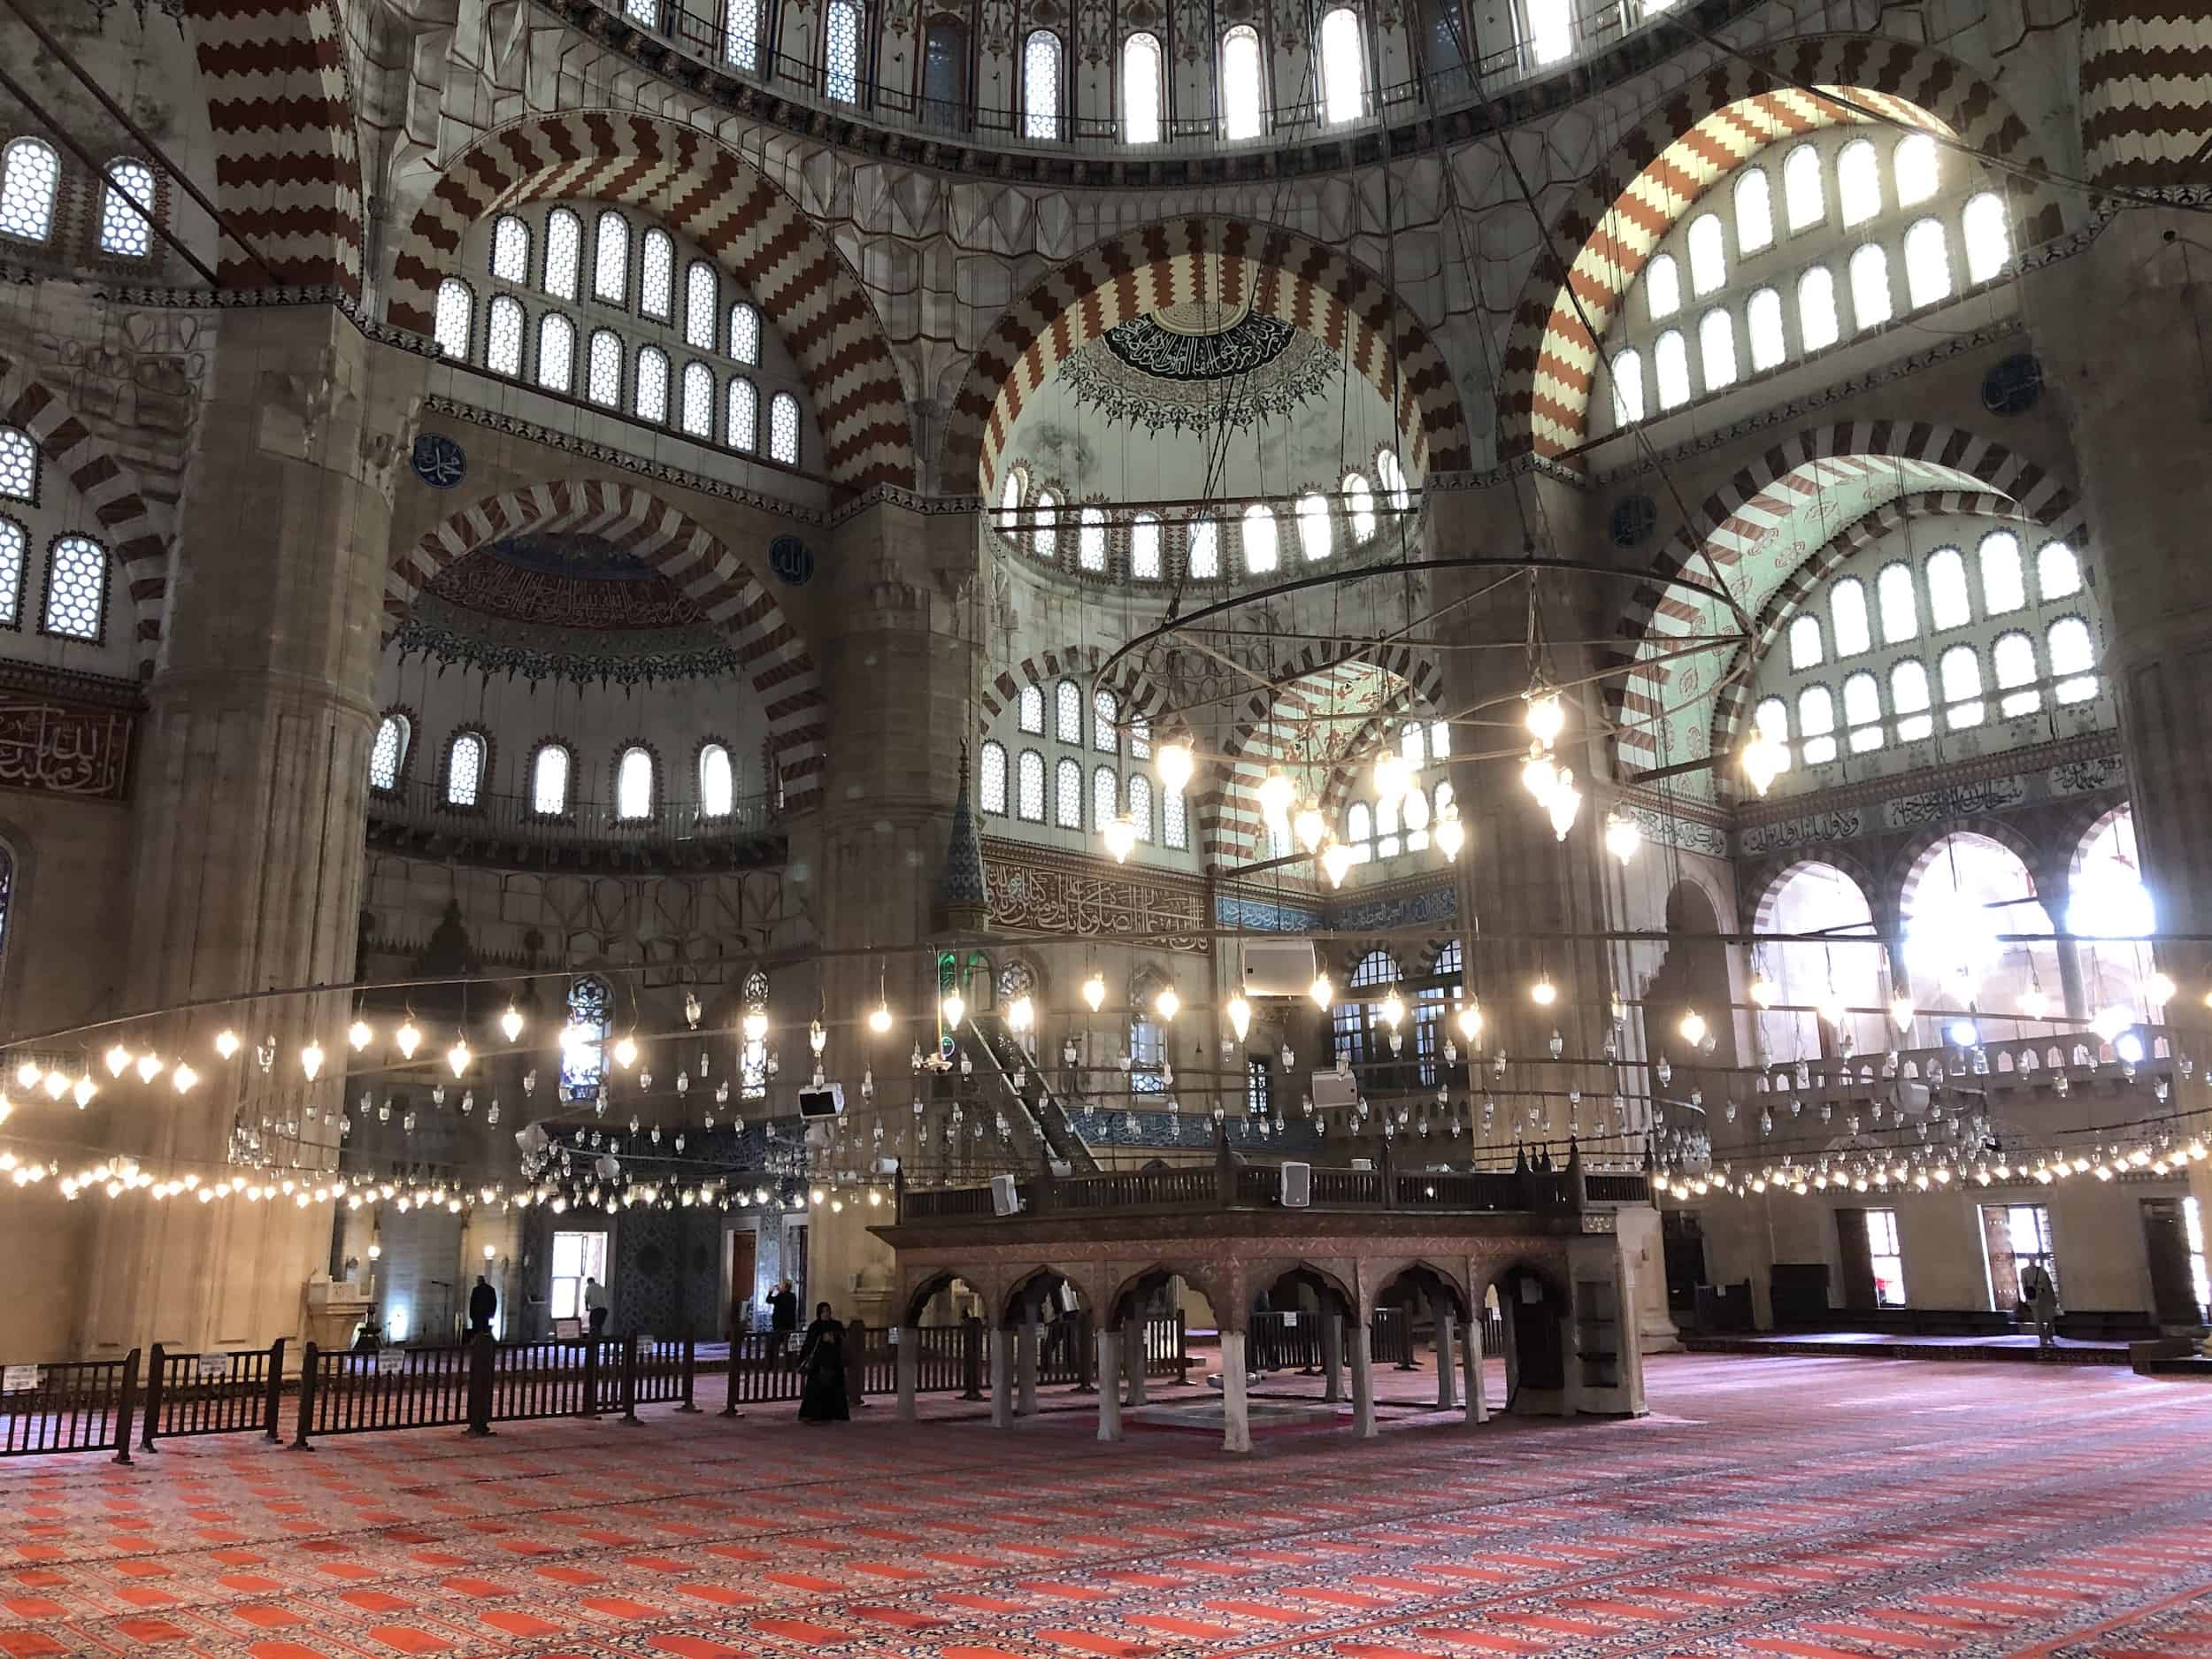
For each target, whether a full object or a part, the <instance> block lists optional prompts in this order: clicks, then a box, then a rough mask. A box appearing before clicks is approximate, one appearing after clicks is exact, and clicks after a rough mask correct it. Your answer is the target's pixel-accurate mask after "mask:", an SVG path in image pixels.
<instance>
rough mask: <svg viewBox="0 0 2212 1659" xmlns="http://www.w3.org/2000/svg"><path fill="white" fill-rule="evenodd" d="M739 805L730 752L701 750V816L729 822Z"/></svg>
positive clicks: (1002, 781)
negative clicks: (732, 811) (731, 768)
mask: <svg viewBox="0 0 2212 1659" xmlns="http://www.w3.org/2000/svg"><path fill="white" fill-rule="evenodd" d="M998 794H999V803H998V810H1000V811H1002V812H1003V811H1004V810H1006V751H1005V750H1004V749H1000V750H999V752H998ZM736 804H737V786H736V780H735V779H734V778H733V776H732V775H731V772H730V751H729V750H728V749H725V748H723V747H722V745H721V744H719V743H708V744H706V745H704V746H703V747H702V748H701V749H700V750H699V813H700V816H701V817H703V818H727V817H729V815H730V812H731V810H732V809H733V808H734V807H735V806H736Z"/></svg>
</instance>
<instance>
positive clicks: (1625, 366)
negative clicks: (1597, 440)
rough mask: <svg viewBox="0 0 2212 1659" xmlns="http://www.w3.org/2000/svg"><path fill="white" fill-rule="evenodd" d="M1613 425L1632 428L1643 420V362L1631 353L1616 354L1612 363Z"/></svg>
mask: <svg viewBox="0 0 2212 1659" xmlns="http://www.w3.org/2000/svg"><path fill="white" fill-rule="evenodd" d="M1612 381H1613V424H1614V425H1615V426H1634V425H1635V424H1636V423H1637V422H1638V421H1640V420H1641V419H1643V418H1644V360H1643V358H1642V357H1640V356H1638V355H1637V354H1636V353H1635V352H1633V351H1622V352H1617V353H1616V354H1615V355H1614V357H1613V363H1612Z"/></svg>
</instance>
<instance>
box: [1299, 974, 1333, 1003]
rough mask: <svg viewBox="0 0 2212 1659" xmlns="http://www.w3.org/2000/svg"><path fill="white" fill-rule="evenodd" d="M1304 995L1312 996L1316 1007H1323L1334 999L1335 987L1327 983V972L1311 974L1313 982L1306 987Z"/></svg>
mask: <svg viewBox="0 0 2212 1659" xmlns="http://www.w3.org/2000/svg"><path fill="white" fill-rule="evenodd" d="M1306 995H1308V996H1310V997H1311V998H1313V1005H1314V1006H1315V1007H1316V1008H1324V1009H1325V1008H1326V1007H1328V1005H1329V1004H1330V1003H1332V1002H1335V1001H1336V987H1334V986H1333V985H1331V984H1330V983H1329V976H1328V975H1327V974H1325V973H1317V974H1315V975H1314V976H1313V983H1312V984H1311V985H1310V986H1308V987H1306Z"/></svg>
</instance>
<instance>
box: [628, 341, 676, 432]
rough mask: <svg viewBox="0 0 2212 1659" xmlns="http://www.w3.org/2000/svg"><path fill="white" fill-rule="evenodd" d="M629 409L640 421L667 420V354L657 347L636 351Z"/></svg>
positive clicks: (646, 347) (644, 347)
mask: <svg viewBox="0 0 2212 1659" xmlns="http://www.w3.org/2000/svg"><path fill="white" fill-rule="evenodd" d="M630 409H631V411H632V412H633V413H634V414H635V415H636V416H637V418H638V419H640V420H666V419H668V353H666V352H665V351H663V350H662V349H660V348H659V347H658V346H640V347H639V348H638V349H637V385H636V386H635V387H634V388H633V390H632V395H631V398H630Z"/></svg>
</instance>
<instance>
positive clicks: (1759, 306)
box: [1744, 288, 1783, 374]
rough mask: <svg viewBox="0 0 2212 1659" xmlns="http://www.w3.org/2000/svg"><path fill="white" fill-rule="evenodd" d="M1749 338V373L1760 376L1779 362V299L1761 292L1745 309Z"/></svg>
mask: <svg viewBox="0 0 2212 1659" xmlns="http://www.w3.org/2000/svg"><path fill="white" fill-rule="evenodd" d="M1744 320H1745V322H1746V323H1747V325H1748V326H1749V332H1750V335H1751V372H1752V373H1754V374H1763V373H1766V372H1767V371H1768V370H1769V369H1770V368H1772V367H1774V366H1775V365H1777V364H1778V363H1780V362H1781V361H1782V357H1783V342H1782V296H1780V295H1779V294H1778V293H1776V292H1775V291H1774V290H1773V289H1772V288H1761V289H1759V290H1758V291H1757V292H1756V293H1755V294H1753V295H1752V296H1751V300H1750V303H1748V304H1747V305H1746V306H1745V307H1744Z"/></svg>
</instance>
